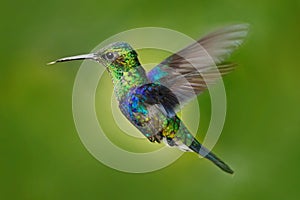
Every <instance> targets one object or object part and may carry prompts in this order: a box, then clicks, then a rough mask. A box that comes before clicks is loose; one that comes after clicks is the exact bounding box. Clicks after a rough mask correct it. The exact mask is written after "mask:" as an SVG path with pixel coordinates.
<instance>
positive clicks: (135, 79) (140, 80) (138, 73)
mask: <svg viewBox="0 0 300 200" xmlns="http://www.w3.org/2000/svg"><path fill="white" fill-rule="evenodd" d="M107 70H108V71H109V74H110V76H111V79H112V81H113V84H114V92H115V95H116V98H117V100H118V101H120V100H122V98H124V97H125V96H126V94H127V93H128V92H129V90H130V89H131V88H134V87H137V86H141V85H143V84H145V83H147V82H148V79H147V75H146V72H145V70H144V68H143V67H142V66H141V65H140V62H139V61H138V59H137V57H136V56H134V57H129V59H124V58H123V59H122V61H120V60H118V59H117V60H116V61H114V62H112V63H111V64H110V65H109V66H108V67H107Z"/></svg>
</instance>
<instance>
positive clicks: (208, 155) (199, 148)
mask: <svg viewBox="0 0 300 200" xmlns="http://www.w3.org/2000/svg"><path fill="white" fill-rule="evenodd" d="M189 147H190V148H191V149H192V150H193V151H195V152H196V153H198V154H200V155H201V156H203V157H205V158H207V159H208V160H210V161H212V162H213V163H214V164H215V165H217V166H218V167H219V168H220V169H222V170H223V171H225V172H227V173H229V174H233V170H232V169H231V168H230V167H229V166H228V165H227V164H226V163H224V162H223V161H222V160H221V159H219V158H218V157H217V156H216V155H215V154H213V153H212V152H210V151H209V150H208V149H207V148H205V147H204V146H202V145H201V144H200V143H199V142H198V141H197V140H196V139H194V141H193V142H192V144H191V145H190V146H189Z"/></svg>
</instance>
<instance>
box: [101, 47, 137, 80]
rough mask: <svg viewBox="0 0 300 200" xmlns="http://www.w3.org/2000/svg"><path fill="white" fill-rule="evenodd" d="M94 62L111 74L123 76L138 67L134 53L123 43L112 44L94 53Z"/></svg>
mask: <svg viewBox="0 0 300 200" xmlns="http://www.w3.org/2000/svg"><path fill="white" fill-rule="evenodd" d="M96 55H97V56H96V57H97V59H96V61H97V62H100V63H102V64H103V65H104V66H105V67H106V68H107V70H108V71H109V72H110V73H111V74H112V73H114V74H119V75H121V74H123V72H128V71H130V70H131V69H133V68H136V67H138V66H140V63H139V60H138V57H137V53H136V51H135V50H134V49H133V48H132V47H131V46H130V45H129V44H128V43H125V42H116V43H112V44H110V45H108V46H106V47H104V48H102V49H101V50H99V51H98V52H97V53H96Z"/></svg>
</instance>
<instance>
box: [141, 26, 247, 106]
mask: <svg viewBox="0 0 300 200" xmlns="http://www.w3.org/2000/svg"><path fill="white" fill-rule="evenodd" d="M247 32H248V25H247V24H238V25H232V26H228V27H225V28H223V29H220V30H218V31H215V32H213V33H211V34H208V35H207V36H205V37H203V38H202V39H200V40H198V41H197V42H196V43H194V44H191V45H189V46H187V47H186V48H184V49H182V50H181V51H179V52H177V53H176V54H173V55H171V56H170V57H168V58H167V59H165V60H164V61H162V62H161V63H160V64H159V65H157V66H156V67H154V68H153V69H152V70H151V71H150V72H149V73H148V74H147V76H148V79H149V80H150V81H151V82H156V83H160V84H162V85H164V86H165V87H167V88H169V89H170V90H171V91H172V92H173V93H174V94H175V95H176V97H177V98H178V100H179V102H180V107H183V106H184V105H185V104H186V103H187V102H189V101H190V100H191V99H193V98H194V97H196V96H197V95H198V94H200V93H201V92H202V91H204V90H205V89H206V88H207V86H208V85H209V84H213V83H215V82H216V81H217V80H218V79H220V78H221V75H225V74H227V73H229V72H231V71H232V70H233V69H234V64H232V63H225V62H224V61H225V60H226V59H227V58H228V57H229V56H230V54H231V53H232V52H233V51H234V50H236V49H237V48H238V47H239V46H240V45H241V44H242V42H243V40H244V38H245V37H246V35H247ZM177 111H178V110H177Z"/></svg>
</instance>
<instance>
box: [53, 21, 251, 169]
mask: <svg viewBox="0 0 300 200" xmlns="http://www.w3.org/2000/svg"><path fill="white" fill-rule="evenodd" d="M247 32H248V25H247V24H236V25H231V26H227V27H224V28H222V29H219V30H217V31H215V32H212V33H210V34H208V35H206V36H204V37H203V38H201V39H200V40H198V41H197V42H195V43H193V44H190V45H189V46H187V47H186V48H184V49H182V50H180V51H178V52H177V53H175V54H173V55H171V56H169V57H167V58H166V59H165V60H163V61H162V62H161V63H159V64H158V65H157V66H155V67H154V68H153V69H152V70H150V71H149V72H148V73H147V72H146V71H145V69H144V68H143V66H142V65H141V64H140V61H139V58H138V54H137V52H136V51H135V50H134V49H133V48H132V47H131V46H130V45H129V44H128V43H126V42H116V43H112V44H110V45H108V46H106V47H104V48H102V49H100V50H99V51H97V52H94V53H90V54H84V55H78V56H71V57H65V58H61V59H58V60H56V61H53V62H51V63H48V64H55V63H58V62H66V61H72V60H83V59H89V60H93V61H96V62H98V63H100V64H101V65H103V66H104V67H105V68H106V70H107V71H108V73H109V74H110V77H111V79H112V82H113V85H114V93H115V96H116V99H117V100H118V103H119V108H120V110H121V112H122V113H123V114H124V116H125V117H126V118H127V119H128V120H129V121H130V122H131V123H132V124H133V125H134V126H135V127H136V128H137V129H138V130H139V131H140V132H141V133H142V134H143V135H144V136H145V137H146V138H148V140H149V141H150V142H157V143H161V142H162V141H163V142H164V143H165V144H167V145H168V146H170V147H177V148H179V149H180V150H182V151H191V152H196V153H197V154H200V155H201V156H203V157H205V158H207V159H208V160H210V161H212V162H213V163H214V164H215V165H217V166H218V167H219V168H221V169H222V170H223V171H225V172H227V173H230V174H232V173H233V170H232V169H231V168H230V167H229V166H228V165H227V164H226V163H225V162H223V161H222V160H221V159H219V158H218V157H217V156H216V155H215V154H214V153H212V152H211V151H210V150H208V149H207V148H205V147H204V146H203V145H202V144H201V143H200V142H199V141H198V140H197V139H196V138H195V137H194V136H193V135H192V134H191V132H190V131H189V130H188V128H187V127H186V126H185V125H184V123H183V122H182V120H181V119H180V118H179V117H178V116H177V114H176V113H177V112H178V111H180V109H181V108H182V107H184V105H186V104H187V103H188V102H189V101H191V100H192V99H193V98H195V97H196V96H197V95H199V94H201V93H202V92H203V91H205V90H206V89H207V87H208V85H209V84H213V83H215V82H216V81H217V80H219V79H220V78H221V76H223V75H225V74H228V73H229V72H231V71H232V70H233V69H234V67H235V64H234V63H230V62H227V61H226V60H227V59H228V57H229V56H230V55H231V53H232V52H233V51H235V50H236V49H237V48H238V47H239V46H240V45H241V44H242V42H243V40H244V39H245V37H246V35H247Z"/></svg>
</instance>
